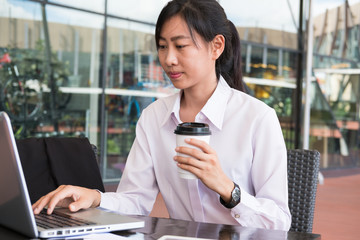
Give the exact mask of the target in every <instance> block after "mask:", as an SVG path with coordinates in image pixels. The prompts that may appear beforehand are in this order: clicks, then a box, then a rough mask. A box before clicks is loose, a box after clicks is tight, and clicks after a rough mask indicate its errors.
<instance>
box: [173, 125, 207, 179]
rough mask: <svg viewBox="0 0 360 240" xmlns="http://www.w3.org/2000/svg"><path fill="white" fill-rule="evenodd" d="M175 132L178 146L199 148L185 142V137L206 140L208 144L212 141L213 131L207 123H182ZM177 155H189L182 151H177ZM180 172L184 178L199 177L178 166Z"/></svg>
mask: <svg viewBox="0 0 360 240" xmlns="http://www.w3.org/2000/svg"><path fill="white" fill-rule="evenodd" d="M174 133H175V134H176V146H177V147H180V146H184V147H190V148H195V149H199V148H197V147H195V146H193V145H190V144H187V143H186V142H185V139H187V138H195V139H199V140H202V141H205V142H206V143H208V144H209V142H210V135H211V131H210V128H209V125H207V124H206V123H198V122H185V123H180V124H179V125H178V126H177V127H176V129H175V131H174ZM199 150H201V149H199ZM177 155H178V156H185V157H188V155H186V154H182V153H177ZM178 174H179V176H180V177H181V178H184V179H197V177H196V176H195V175H194V174H192V173H191V172H188V171H186V170H183V169H181V168H179V167H178Z"/></svg>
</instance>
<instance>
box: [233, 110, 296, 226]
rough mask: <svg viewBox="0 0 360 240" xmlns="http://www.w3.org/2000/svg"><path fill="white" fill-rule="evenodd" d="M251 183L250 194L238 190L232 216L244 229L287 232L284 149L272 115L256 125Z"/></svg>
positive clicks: (276, 122)
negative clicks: (255, 228) (238, 198)
mask: <svg viewBox="0 0 360 240" xmlns="http://www.w3.org/2000/svg"><path fill="white" fill-rule="evenodd" d="M252 145H253V163H252V167H251V181H252V183H253V191H254V192H253V193H252V194H250V193H248V192H247V191H246V190H245V189H244V188H241V187H240V188H241V203H240V204H239V205H238V206H236V207H235V208H233V209H232V210H231V215H232V216H233V217H234V218H235V219H236V220H237V221H238V222H239V223H240V224H241V225H242V226H247V227H254V226H256V227H262V228H269V229H283V230H288V229H289V228H290V223H291V216H290V214H289V209H288V204H287V200H288V187H287V155H286V146H285V143H284V139H283V136H282V132H281V127H280V125H279V121H278V119H277V116H276V114H275V111H273V110H271V111H268V112H267V113H266V114H265V115H264V116H263V117H262V119H260V121H259V122H258V124H257V128H256V131H255V132H254V137H253V143H252Z"/></svg>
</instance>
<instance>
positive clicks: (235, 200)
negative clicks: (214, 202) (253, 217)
mask: <svg viewBox="0 0 360 240" xmlns="http://www.w3.org/2000/svg"><path fill="white" fill-rule="evenodd" d="M240 200H241V190H240V187H239V185H237V184H236V183H234V189H233V190H232V192H231V201H230V202H228V203H226V202H225V201H224V200H223V199H222V198H221V197H220V203H221V204H222V205H223V206H224V207H226V208H233V207H235V206H236V205H238V204H239V203H240Z"/></svg>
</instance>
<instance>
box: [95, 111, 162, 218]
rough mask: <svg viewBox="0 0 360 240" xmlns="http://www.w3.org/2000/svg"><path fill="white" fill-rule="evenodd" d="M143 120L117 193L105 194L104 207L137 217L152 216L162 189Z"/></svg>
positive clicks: (103, 196)
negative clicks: (157, 181) (158, 183)
mask: <svg viewBox="0 0 360 240" xmlns="http://www.w3.org/2000/svg"><path fill="white" fill-rule="evenodd" d="M143 121H144V118H143V117H140V119H139V121H138V124H137V127H136V139H135V141H134V143H133V146H132V148H131V150H130V153H129V156H128V159H127V162H126V167H125V170H124V173H123V175H122V177H121V181H120V183H119V186H118V188H117V191H116V193H104V194H102V196H101V205H100V206H101V207H104V208H108V209H112V210H115V211H118V212H121V213H124V214H135V215H148V214H149V213H150V212H151V210H152V207H153V204H154V202H155V199H156V196H157V194H158V192H159V189H158V186H157V184H156V179H155V174H154V169H153V161H152V159H151V156H150V153H149V145H148V142H147V137H146V134H145V130H144V128H143Z"/></svg>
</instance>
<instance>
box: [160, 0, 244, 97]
mask: <svg viewBox="0 0 360 240" xmlns="http://www.w3.org/2000/svg"><path fill="white" fill-rule="evenodd" d="M175 15H179V16H181V17H182V18H183V19H184V20H185V22H186V23H187V25H188V27H189V30H190V34H191V35H192V31H193V30H195V31H196V32H197V33H198V34H199V35H200V36H202V38H203V39H204V40H205V41H206V42H210V41H212V40H213V39H214V37H215V36H216V35H218V34H221V35H223V36H224V38H225V49H224V51H223V53H222V54H221V56H220V57H219V58H218V59H217V60H216V63H215V68H216V76H217V78H219V77H220V75H221V76H223V77H224V79H225V80H226V82H227V83H228V84H229V86H230V87H232V88H235V89H238V90H240V91H243V92H246V90H245V84H244V82H243V80H242V71H241V46H240V37H239V33H238V31H237V30H236V27H235V26H234V24H233V23H232V22H231V21H229V20H228V19H227V16H226V14H225V12H224V9H223V8H222V7H221V6H220V4H219V3H218V2H217V1H216V0H172V1H170V2H169V3H168V4H167V5H166V6H165V7H164V8H163V9H162V11H161V13H160V15H159V17H158V20H157V23H156V29H155V41H156V46H157V47H159V39H160V33H161V29H162V27H163V25H164V23H165V22H166V21H167V20H169V19H170V18H171V17H173V16H175Z"/></svg>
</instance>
